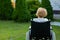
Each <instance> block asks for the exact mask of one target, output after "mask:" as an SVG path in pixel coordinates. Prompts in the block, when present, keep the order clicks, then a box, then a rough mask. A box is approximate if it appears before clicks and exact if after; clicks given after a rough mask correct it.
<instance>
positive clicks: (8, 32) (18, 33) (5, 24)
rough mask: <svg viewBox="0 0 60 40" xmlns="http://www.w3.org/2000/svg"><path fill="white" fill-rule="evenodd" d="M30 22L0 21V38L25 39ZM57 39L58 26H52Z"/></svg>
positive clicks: (59, 33) (59, 29)
mask: <svg viewBox="0 0 60 40" xmlns="http://www.w3.org/2000/svg"><path fill="white" fill-rule="evenodd" d="M29 25H30V23H16V22H13V21H0V40H25V36H26V32H27V30H28V27H29ZM53 29H54V31H55V33H56V36H57V40H60V27H57V26H53Z"/></svg>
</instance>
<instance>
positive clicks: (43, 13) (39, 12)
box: [36, 8, 47, 18]
mask: <svg viewBox="0 0 60 40" xmlns="http://www.w3.org/2000/svg"><path fill="white" fill-rule="evenodd" d="M36 16H37V17H40V18H41V17H46V16H47V10H46V9H45V8H38V10H37V13H36Z"/></svg>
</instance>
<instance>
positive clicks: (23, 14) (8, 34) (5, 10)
mask: <svg viewBox="0 0 60 40" xmlns="http://www.w3.org/2000/svg"><path fill="white" fill-rule="evenodd" d="M53 2H55V3H56V0H54V1H53ZM53 2H52V1H51V0H0V40H25V39H26V32H27V31H28V29H29V26H30V19H32V18H35V17H36V15H35V13H36V11H37V9H38V8H39V7H43V8H46V9H47V12H48V15H47V17H46V18H48V19H50V20H51V23H52V24H51V25H52V27H53V31H54V32H55V34H56V39H57V40H60V18H59V17H60V9H59V8H57V9H54V7H55V6H59V7H60V5H59V3H58V2H57V3H58V4H57V5H56V4H55V3H54V4H55V6H54V5H52V3H53Z"/></svg>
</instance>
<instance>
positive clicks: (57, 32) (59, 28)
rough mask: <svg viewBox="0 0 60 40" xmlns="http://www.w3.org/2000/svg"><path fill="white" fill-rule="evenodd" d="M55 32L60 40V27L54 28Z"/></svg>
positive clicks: (57, 39)
mask: <svg viewBox="0 0 60 40" xmlns="http://www.w3.org/2000/svg"><path fill="white" fill-rule="evenodd" d="M53 30H54V32H55V34H56V40H60V26H53Z"/></svg>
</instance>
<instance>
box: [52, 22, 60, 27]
mask: <svg viewBox="0 0 60 40" xmlns="http://www.w3.org/2000/svg"><path fill="white" fill-rule="evenodd" d="M51 25H55V26H60V22H51Z"/></svg>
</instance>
